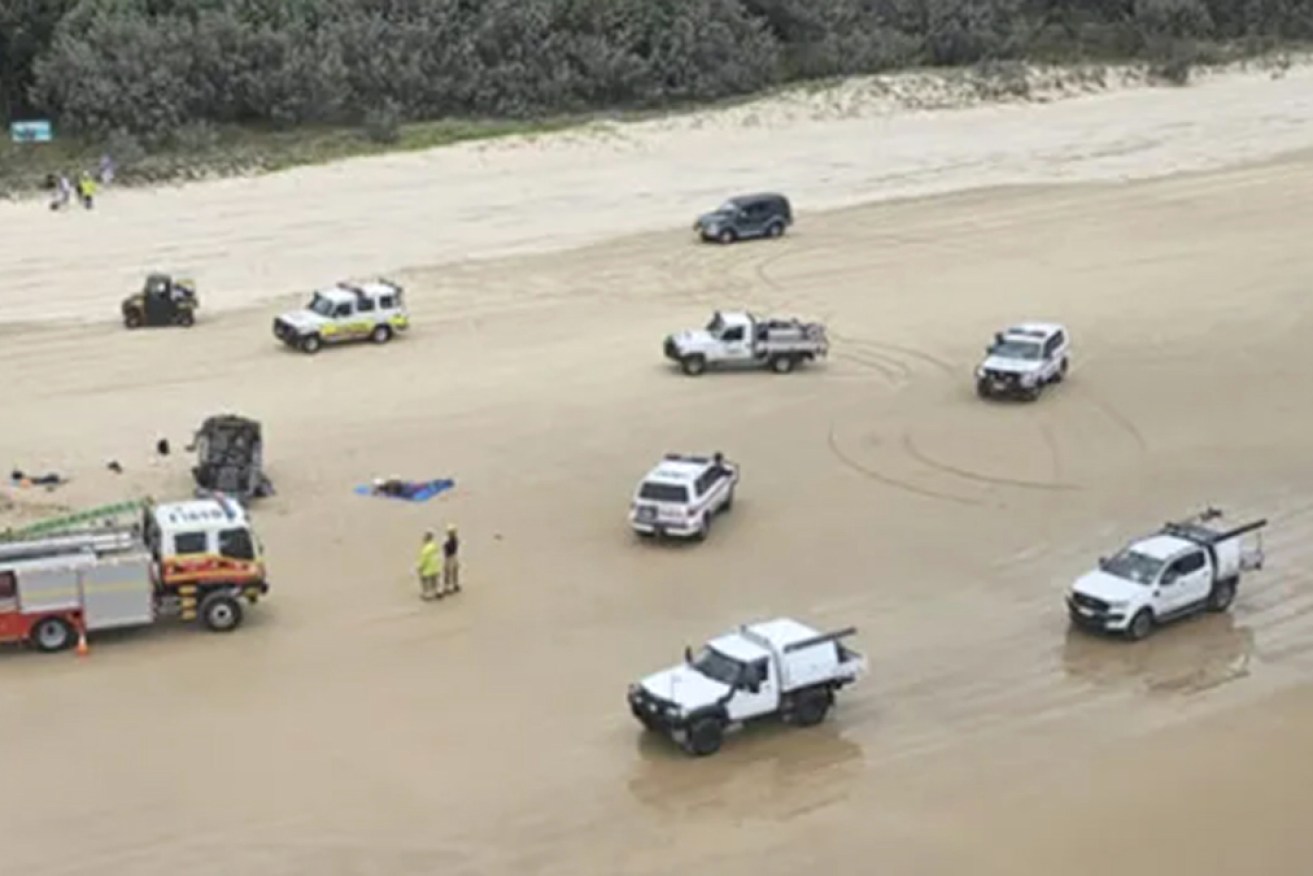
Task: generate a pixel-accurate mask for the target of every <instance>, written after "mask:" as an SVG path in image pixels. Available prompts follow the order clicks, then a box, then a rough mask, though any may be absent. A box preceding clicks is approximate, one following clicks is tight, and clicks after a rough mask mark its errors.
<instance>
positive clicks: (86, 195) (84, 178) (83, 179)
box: [78, 170, 96, 210]
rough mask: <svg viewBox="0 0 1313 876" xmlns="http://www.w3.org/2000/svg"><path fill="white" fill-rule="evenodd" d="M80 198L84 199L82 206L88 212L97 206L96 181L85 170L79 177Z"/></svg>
mask: <svg viewBox="0 0 1313 876" xmlns="http://www.w3.org/2000/svg"><path fill="white" fill-rule="evenodd" d="M78 197H79V198H81V199H82V206H84V207H86V208H87V209H88V210H90V209H91V208H92V206H94V204H95V199H96V181H95V180H94V179H92V178H91V174H89V173H87V172H86V171H85V170H84V171H82V175H81V176H80V177H78Z"/></svg>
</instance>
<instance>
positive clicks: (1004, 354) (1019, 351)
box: [989, 341, 1040, 361]
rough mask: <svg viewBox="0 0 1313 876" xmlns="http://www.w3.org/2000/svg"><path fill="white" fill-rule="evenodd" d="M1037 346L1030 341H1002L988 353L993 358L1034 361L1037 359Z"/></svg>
mask: <svg viewBox="0 0 1313 876" xmlns="http://www.w3.org/2000/svg"><path fill="white" fill-rule="evenodd" d="M1039 349H1040V348H1039V344H1035V343H1032V342H1030V341H1003V342H1001V343H998V344H995V345H994V347H993V349H991V350H990V351H989V352H990V354H991V355H993V356H998V357H999V358H1002V359H1025V360H1027V361H1034V360H1037V359H1039V357H1040V356H1039Z"/></svg>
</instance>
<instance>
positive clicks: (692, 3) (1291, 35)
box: [0, 0, 1313, 144]
mask: <svg viewBox="0 0 1313 876" xmlns="http://www.w3.org/2000/svg"><path fill="white" fill-rule="evenodd" d="M1310 38H1313V0H7V2H5V3H3V4H0V110H3V111H5V112H6V113H7V115H8V116H9V118H11V119H13V118H18V117H22V116H29V115H42V116H45V117H49V118H53V119H54V120H56V122H57V123H58V124H59V125H60V126H61V130H66V131H72V132H78V133H81V134H83V135H86V136H89V137H100V138H104V137H107V136H110V135H112V134H116V133H117V134H128V135H131V136H133V137H135V138H138V139H140V140H141V141H142V142H144V143H147V144H160V143H166V142H169V139H170V138H174V137H176V136H177V135H178V132H179V131H185V130H187V129H188V128H189V126H191V127H194V126H195V125H197V124H201V125H206V124H231V123H237V124H250V125H263V126H280V127H281V126H295V125H305V124H360V123H370V121H371V120H373V121H374V122H376V123H379V124H394V123H395V122H398V121H406V120H420V119H434V118H442V117H450V116H466V117H485V118H487V117H499V118H534V117H538V116H543V115H547V114H568V113H574V112H581V111H588V110H596V109H603V108H643V107H658V106H667V105H671V104H677V103H685V102H691V101H704V100H710V99H716V98H723V97H728V96H732V95H741V94H747V93H750V92H753V91H758V90H760V89H763V88H766V87H769V86H771V85H775V84H779V83H782V82H787V81H790V80H796V79H800V78H816V77H826V76H836V75H848V74H853V73H870V72H879V71H883V70H889V69H893V68H898V67H907V66H915V65H928V66H951V65H966V64H974V63H978V62H981V61H988V60H1009V59H1042V60H1078V59H1079V60H1119V59H1133V58H1154V57H1158V56H1163V55H1165V54H1170V53H1172V52H1179V51H1180V47H1181V46H1195V45H1199V44H1210V43H1211V44H1219V43H1230V44H1234V43H1237V42H1239V43H1244V44H1247V45H1250V46H1252V47H1264V46H1268V45H1271V44H1273V43H1277V42H1286V41H1305V40H1309V39H1310Z"/></svg>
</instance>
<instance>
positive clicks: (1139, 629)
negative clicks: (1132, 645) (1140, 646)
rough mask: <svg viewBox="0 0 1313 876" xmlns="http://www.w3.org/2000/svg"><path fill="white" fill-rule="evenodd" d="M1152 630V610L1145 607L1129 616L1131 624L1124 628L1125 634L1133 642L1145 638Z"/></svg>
mask: <svg viewBox="0 0 1313 876" xmlns="http://www.w3.org/2000/svg"><path fill="white" fill-rule="evenodd" d="M1152 632H1153V612H1151V611H1149V609H1147V608H1142V609H1140V610H1139V611H1138V612H1136V613H1135V617H1133V618H1131V624H1130V626H1128V627H1127V628H1126V635H1127V637H1128V638H1130V639H1131V640H1132V641H1134V642H1138V641H1140V640H1141V639H1144V638H1147V637H1148V635H1149V634H1150V633H1152Z"/></svg>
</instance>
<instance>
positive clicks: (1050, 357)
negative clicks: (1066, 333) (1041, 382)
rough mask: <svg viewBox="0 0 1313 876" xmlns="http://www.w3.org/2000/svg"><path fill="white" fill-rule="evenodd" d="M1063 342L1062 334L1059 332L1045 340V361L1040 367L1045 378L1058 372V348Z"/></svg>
mask: <svg viewBox="0 0 1313 876" xmlns="http://www.w3.org/2000/svg"><path fill="white" fill-rule="evenodd" d="M1061 343H1062V336H1061V335H1057V334H1055V335H1053V336H1052V337H1051V338H1049V339H1048V340H1047V341H1045V342H1044V363H1043V364H1042V365H1041V366H1040V367H1041V369H1042V372H1043V375H1044V379H1045V380H1048V379H1050V378H1051V377H1053V375H1055V374H1057V373H1058V349H1059V347H1060V345H1061Z"/></svg>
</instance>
